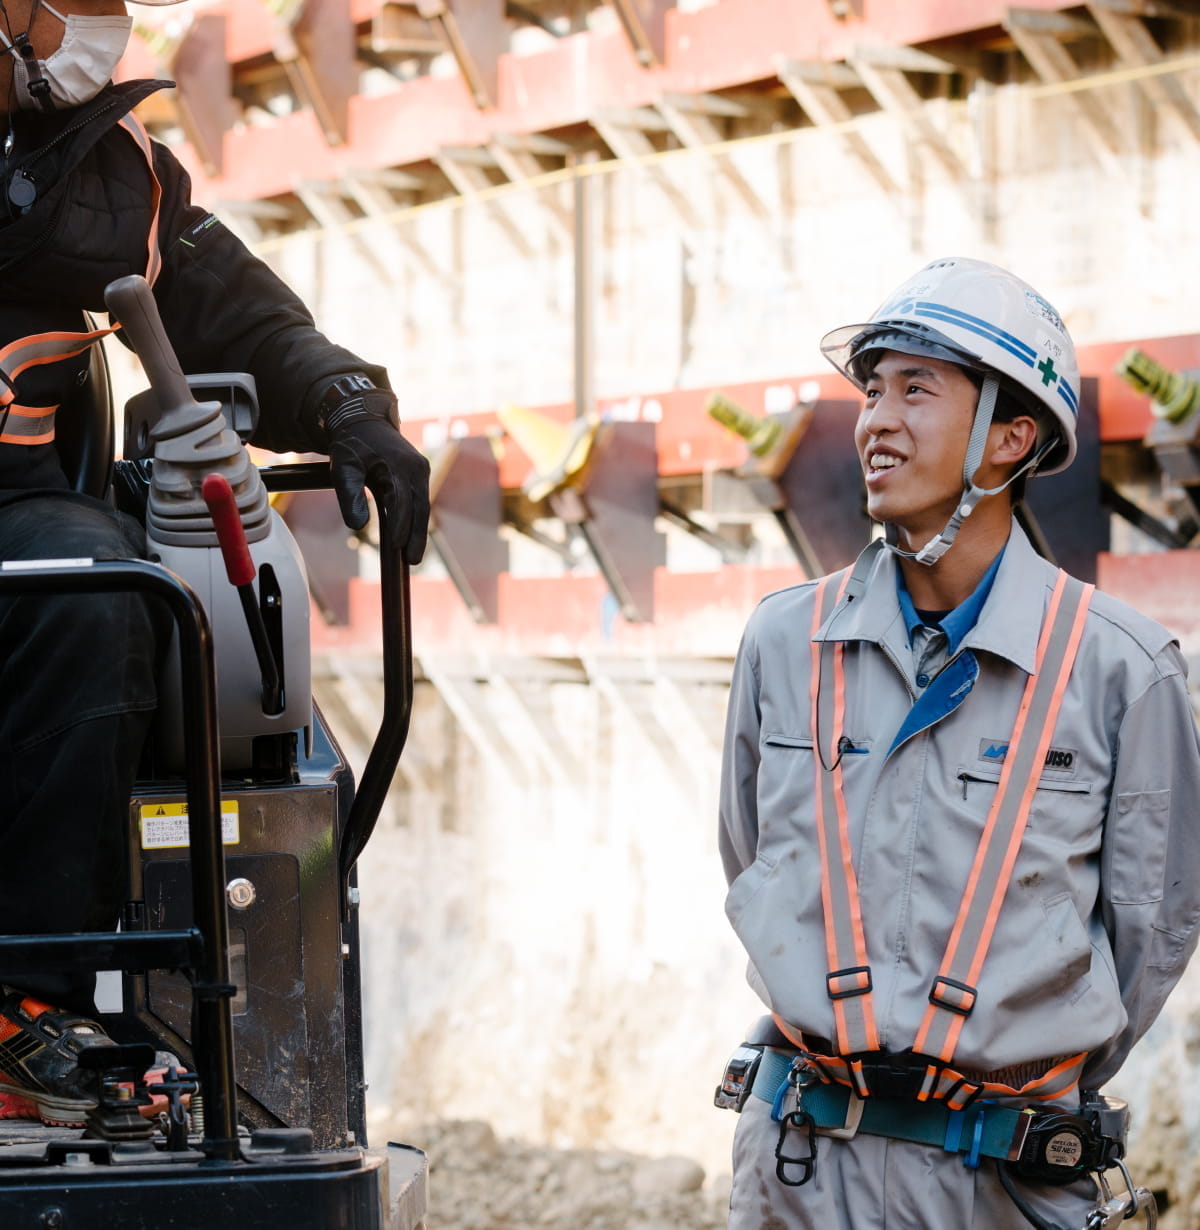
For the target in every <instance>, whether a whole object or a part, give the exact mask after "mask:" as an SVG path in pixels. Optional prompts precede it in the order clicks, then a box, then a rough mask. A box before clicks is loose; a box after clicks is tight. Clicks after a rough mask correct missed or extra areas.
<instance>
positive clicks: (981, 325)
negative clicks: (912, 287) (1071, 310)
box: [918, 304, 1038, 359]
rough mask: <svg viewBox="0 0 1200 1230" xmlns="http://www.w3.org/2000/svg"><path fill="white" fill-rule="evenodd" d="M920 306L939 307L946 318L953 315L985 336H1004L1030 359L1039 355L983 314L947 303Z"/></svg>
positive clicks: (966, 326) (938, 309)
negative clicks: (972, 313) (986, 318)
mask: <svg viewBox="0 0 1200 1230" xmlns="http://www.w3.org/2000/svg"><path fill="white" fill-rule="evenodd" d="M918 306H920V308H934V309H937V311H939V312H943V314H944V319H947V320H949V319H952V317H953V319H955V320H958V321H961V323H963V326H964V327H965V328H970V330H971V332H975V333H980V332H981V333H982V335H984V336H985V337H987V336H992V337H995V338H997V339H1001V338H1003V339H1005V341H1006V342H1011V343H1012V344H1013V346H1016V347H1017V349H1018V351H1022V352H1023V353H1025V354H1028V355H1029V357H1030V359H1036V357H1038V352H1036V351H1035V349H1034V348H1033V347H1032V346H1030V344H1029V343H1028V342H1023V341H1022V339H1020V338H1019V337H1017V336H1016V335H1014V333H1009V332H1007V331H1006V330H1002V328H1001V327H1000V326H998V325H993V323H992V322H991V321H990V320H984V319H982V317H981V316H973V315H971V314H970V312H965V311H963V310H961V309H959V308H949V306H947V305H945V304H918Z"/></svg>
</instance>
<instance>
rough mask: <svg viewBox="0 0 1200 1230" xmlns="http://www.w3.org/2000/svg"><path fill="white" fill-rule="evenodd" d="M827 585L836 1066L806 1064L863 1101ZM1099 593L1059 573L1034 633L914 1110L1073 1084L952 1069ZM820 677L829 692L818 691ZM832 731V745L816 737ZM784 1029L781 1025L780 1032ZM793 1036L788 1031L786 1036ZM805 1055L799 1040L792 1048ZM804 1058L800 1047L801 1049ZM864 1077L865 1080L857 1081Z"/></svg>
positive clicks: (863, 1026)
mask: <svg viewBox="0 0 1200 1230" xmlns="http://www.w3.org/2000/svg"><path fill="white" fill-rule="evenodd" d="M838 582H839V578H838V577H837V576H834V577H826V578H824V579H823V580H822V581H820V582H819V583H818V585H817V592H816V599H815V603H814V612H813V625H812V635H813V641H812V666H813V669H812V679H811V682H810V699H811V705H812V720H813V743H814V748H815V749H816V751H817V755H816V756H815V757H814V762H815V772H816V774H817V792H816V812H817V815H816V820H817V834H818V840H819V843H820V850H821V898H822V902H823V905H824V911H825V943H826V954H827V959H828V962H829V966H830V972H829V974H828V975H827V977H826V983H827V986H826V989H827V992H828V994H829V996H830V998H831V1000H832V1001H833V1006H834V1020H835V1024H836V1030H837V1039H836V1049H837V1052H838V1053H837V1054H836V1055H810V1060H811V1062H812V1064H813V1066H814V1068H815V1069H816V1070H817V1071H818V1073H819V1074H820V1075H821V1076H822V1078H823V1079H825V1080H833V1081H837V1082H839V1083H842V1084H847V1085H850V1086H851V1087H852V1088H854V1089H855V1090H856V1091H857V1092H858V1093H859V1094H860V1096H866V1095H868V1094H869V1093H870V1088H869V1084H870V1081H869V1075H867V1074H866V1073H869V1069H870V1066H871V1065H870V1053H871V1052H879V1042H878V1035H877V1033H876V1027H875V1020H874V1014H873V1011H872V1006H871V991H872V985H871V973H870V968H869V966H868V964H867V956H866V941H865V937H864V933H863V924H862V910H861V905H860V902H859V895H858V882H857V877H856V875H855V871H854V866H853V861H852V852H851V848H850V840H849V826H848V823H847V810H846V800H845V793H844V790H843V783H842V773H841V757H840V752H841V748H842V740H841V732H842V730H843V729H844V718H845V691H846V684H845V665H844V662H843V655H842V643H841V642H840V641H830V640H825V641H819V640H818V639H817V638H818V636H819V633H820V630H821V629H822V627H824V626H825V625H826V622H827V620H828V619H829V618H830V617H831V615H832V612H833V611H834V609H835V608H836V606H837V603H838V601H839V599H840V597H841V594H842V591H843V590H844V589H845V586H846V576H845V574H841V579H840V584H839V583H838ZM1094 591H1095V587H1094V586H1092V585H1086V584H1084V583H1083V582H1081V581H1077V580H1075V579H1074V578H1073V577H1069V576H1068V575H1067V574H1066V573H1065V572H1063V571H1062V570H1061V569H1060V570H1059V573H1058V577H1057V579H1056V583H1055V586H1054V590H1053V592H1052V594H1051V598H1050V604H1049V607H1048V608H1047V611H1046V616H1045V619H1044V620H1043V623H1042V630H1041V635H1040V637H1039V641H1038V648H1037V656H1036V661H1035V666H1034V671H1033V674H1031V675H1030V676H1029V679H1028V680H1027V682H1026V685H1025V691H1024V694H1023V696H1022V699H1021V704H1020V708H1019V709H1018V712H1017V720H1016V725H1015V727H1014V729H1013V733H1012V738H1011V740H1010V742H1009V747H1008V752H1007V754H1006V756H1005V761H1004V769H1003V771H1002V773H1001V776H1000V782H999V785H998V787H997V790H996V796H995V799H994V800H993V802H992V807H991V810H990V811H989V813H988V818H987V821H986V824H985V826H984V831H983V834H982V835H981V837H980V841H979V845H978V847H977V849H976V853H975V859H974V863H973V865H972V867H971V873H970V876H969V878H968V881H967V888H966V891H965V893H964V895H963V898H962V903H961V905H960V907H959V911H958V916H957V918H956V920H955V923H954V927H953V929H952V931H951V935H950V939H949V942H948V944H947V947H946V952H945V955H944V956H943V958H942V961H941V963H940V964H939V966H938V973H937V976H936V977H935V978H934V980H933V984H932V986H931V988H930V992H929V1007H928V1008H927V1009H926V1013H925V1018H924V1020H923V1022H922V1024H921V1027H920V1030H919V1032H918V1035H917V1038H916V1041H915V1043H914V1046H913V1049H912V1051H910V1052H906V1053H905V1054H906V1062H912V1061H915V1065H914V1066H915V1067H916V1069H917V1070H918V1074H920V1073H919V1069H920V1067H921V1064H922V1063H923V1064H924V1073H923V1079H921V1080H920V1082H919V1086H918V1087H917V1088H916V1089H915V1090H914V1092H915V1096H916V1098H917V1100H919V1101H925V1100H928V1099H931V1098H932V1099H935V1100H944V1101H946V1103H947V1104H948V1105H950V1106H951V1107H954V1108H958V1107H961V1106H963V1105H966V1104H967V1103H968V1102H970V1101H971V1100H973V1099H974V1098H975V1097H977V1096H979V1095H980V1094H981V1093H982V1094H983V1095H985V1096H987V1095H996V1094H1013V1093H1018V1092H1019V1093H1020V1094H1021V1095H1022V1096H1024V1097H1028V1098H1031V1099H1035V1100H1036V1099H1046V1100H1053V1099H1054V1098H1057V1097H1060V1096H1062V1094H1064V1093H1066V1092H1067V1091H1068V1090H1069V1089H1070V1088H1071V1087H1072V1085H1074V1084H1075V1083H1076V1082H1077V1081H1078V1078H1079V1073H1080V1071H1081V1070H1082V1067H1083V1062H1084V1060H1085V1058H1086V1055H1082V1054H1081V1055H1072V1056H1069V1057H1068V1058H1066V1059H1063V1060H1061V1061H1059V1062H1057V1063H1055V1064H1054V1065H1053V1066H1052V1067H1051V1068H1050V1069H1049V1070H1048V1071H1047V1072H1045V1073H1043V1074H1042V1075H1040V1076H1039V1077H1038V1078H1037V1079H1036V1080H1033V1081H1030V1082H1029V1083H1028V1084H1026V1085H1025V1086H1023V1087H1022V1088H1021V1089H1020V1090H1016V1089H1013V1088H1012V1087H1010V1086H1008V1085H1005V1084H1002V1083H1000V1082H994V1081H988V1080H987V1079H986V1078H984V1079H971V1078H968V1077H967V1076H964V1075H963V1074H962V1073H960V1072H958V1071H955V1070H954V1069H953V1068H951V1067H950V1064H951V1063H952V1061H953V1057H954V1049H955V1046H956V1045H957V1042H958V1039H959V1035H960V1034H961V1032H962V1028H963V1025H964V1023H965V1021H966V1019H967V1017H968V1016H969V1015H970V1014H971V1012H972V1011H973V1010H974V1008H975V1006H976V1003H977V1001H978V996H979V992H978V987H977V984H978V981H979V976H980V972H981V971H982V969H983V964H984V960H985V958H986V956H987V952H988V948H989V946H990V944H991V940H992V936H993V934H994V932H995V927H996V922H997V919H998V917H999V914H1000V909H1001V906H1002V904H1003V901H1004V895H1005V892H1006V890H1007V887H1008V883H1009V880H1010V878H1011V874H1012V869H1013V866H1014V864H1015V862H1016V858H1017V852H1018V850H1019V849H1020V845H1021V840H1022V838H1023V836H1024V833H1025V826H1026V823H1027V821H1028V818H1029V810H1030V807H1031V805H1032V803H1033V798H1034V793H1035V791H1036V790H1037V784H1038V779H1039V776H1040V771H1041V766H1042V764H1043V763H1044V762H1045V758H1046V752H1047V750H1048V748H1049V746H1050V740H1051V737H1052V735H1053V732H1054V724H1055V722H1056V721H1057V718H1058V712H1059V708H1060V706H1061V704H1062V698H1063V694H1064V693H1065V691H1066V687H1067V682H1068V680H1069V679H1070V676H1071V670H1072V667H1073V666H1074V663H1075V657H1076V654H1077V652H1078V649H1079V644H1080V641H1081V639H1082V636H1083V629H1084V625H1085V623H1086V620H1087V612H1088V606H1089V604H1090V602H1091V597H1092V594H1093V593H1094ZM823 653H828V654H831V658H832V662H831V666H832V669H831V671H830V672H824V671H822V669H821V667H822V654H823ZM826 674H829V675H831V676H832V683H833V687H832V690H831V691H830V689H827V688H823V687H822V679H823V677H824V676H826ZM822 730H825V731H828V732H829V737H828V746H825V745H824V741H823V740H822V738H821V733H820V732H821V731H822ZM779 1024H780V1025H781V1026H783V1025H784V1023H783V1022H779ZM785 1032H786V1033H787V1034H788V1036H789V1037H792V1036H793V1035H792V1031H791V1030H787V1029H785ZM793 1041H795V1042H796V1043H797V1045H801V1046H802V1048H803V1037H802V1035H801V1036H799V1037H793ZM803 1049H805V1050H807V1048H803ZM864 1066H865V1069H866V1073H865V1072H864Z"/></svg>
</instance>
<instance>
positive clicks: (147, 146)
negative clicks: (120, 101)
mask: <svg viewBox="0 0 1200 1230" xmlns="http://www.w3.org/2000/svg"><path fill="white" fill-rule="evenodd" d="M121 127H122V128H124V129H125V131H126V132H127V133H129V135H130V136H131V137H132V138H133V139H134V141H135V142H136V143H137V147H138V149H140V150H141V151H142V154H143V155H144V156H145V158H146V169H147V170H148V171H149V172H150V185H151V187H150V233H149V235H148V236H147V238H146V281H147V282H149V283H150V285H151V286H153V285H154V283H155V281H156V280H157V278H158V275H159V273H160V272H161V271H162V253H161V252H160V251H159V250H158V210H159V206H160V205H161V204H162V184H160V183H159V182H158V176H157V175H155V173H154V147H153V145H152V144H151V143H150V134H149V133H148V132H147V131H146V129H145V128H144V127H143V126H142V122H141V120H139V119H138V118H137V116H136V115H133V114H132V113H131V114H129V115H127V116H125V117H124V118H123V119H122V120H121Z"/></svg>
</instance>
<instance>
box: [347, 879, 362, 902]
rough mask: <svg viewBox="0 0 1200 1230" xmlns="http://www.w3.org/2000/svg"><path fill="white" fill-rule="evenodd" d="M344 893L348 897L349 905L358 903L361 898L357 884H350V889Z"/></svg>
mask: <svg viewBox="0 0 1200 1230" xmlns="http://www.w3.org/2000/svg"><path fill="white" fill-rule="evenodd" d="M346 895H347V896H348V897H349V898H350V904H351V905H358V903H359V902H360V901H361V900H362V893H361V892H359V890H358V885H357V884H352V885H351V886H350V891H349V892H348V893H347V894H346Z"/></svg>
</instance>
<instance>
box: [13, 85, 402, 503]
mask: <svg viewBox="0 0 1200 1230" xmlns="http://www.w3.org/2000/svg"><path fill="white" fill-rule="evenodd" d="M169 85H170V82H163V81H133V82H125V83H122V84H120V85H110V86H108V87H107V88H106V89H105V90H103V91H102V92H101V93H100V94H99V95H98V96H97V97H96V98H95V99H93V100H92V101H91V102H90V103H86V104H84V105H83V106H82V107H74V108H71V109H69V110H63V111H57V112H53V113H51V114H43V113H41V112H30V111H21V112H17V113H15V114H14V115H13V125H14V133H15V137H16V142H15V146H14V148H13V151H12V154H11V156H10V157H9V159H8V160H7V164H6V165H4V162H5V160H4V159H3V156H2V155H0V346H3V345H6V344H8V343H9V342H11V341H13V340H15V339H17V338H21V337H25V336H27V335H29V334H36V333H45V332H49V331H54V330H62V331H66V332H75V333H78V332H81V331H83V330H84V329H85V328H87V327H88V326H87V325H86V324H85V321H84V318H83V312H85V311H86V312H91V313H97V314H99V315H100V324H103V323H104V321H105V319H106V309H105V306H104V288H105V287H106V286H107V285H108V284H109V283H110V282H111V281H113V280H114V279H116V278H120V277H124V276H126V275H127V274H131V273H144V272H145V270H146V252H147V239H148V236H149V231H150V226H151V221H152V214H153V210H152V183H151V179H150V173H149V168H148V166H147V163H146V158H145V155H144V154H143V153H142V152H141V150H140V149H139V148H138V146H137V144H136V142H135V141H134V139H133V138H132V137H131V136H130V135H129V133H128V132H126V131H125V130H124V129H123V128H121V127H119V122H120V120H121V119H122V118H123V117H124V116H125V115H126V114H127V113H128V112H129V111H131V110H132V109H133V108H134V107H135V106H136V105H137V104H138V103H139V102H141V101H142V100H143V99H144V98H146V97H147V96H148V95H150V94H152V93H153V92H154V91H155V90H159V89H162V88H164V87H165V86H169ZM153 150H154V155H153V156H154V171H155V174H156V175H157V177H158V180H159V183H160V184H161V186H162V199H161V205H160V212H159V224H158V225H159V229H158V242H159V248H160V251H161V253H162V262H163V263H162V272H161V274H160V275H159V277H158V280H157V281H156V282H155V285H154V297H155V300H156V301H157V303H158V310H159V313H160V314H161V316H162V320H163V325H164V327H165V328H166V332H167V336H168V338H169V339H170V341H171V344H172V345H173V347H174V348H175V352H176V354H177V355H178V358H179V363H180V366H181V367H182V369H183V370H184V371H185V372H189V373H197V372H213V371H244V372H249V373H251V374H252V375H253V376H254V378H255V382H256V384H257V386H258V397H259V403H260V407H261V411H262V413H261V418H260V423H259V428H258V431H257V432H256V434H255V437H254V440H253V443H255V444H259V445H262V446H263V447H265V448H271V449H275V450H277V451H282V450H289V449H294V450H298V451H315V452H324V451H326V443H327V442H326V440H325V439H324V438H323V437H322V435H321V433H320V432H319V431H318V429H317V428H316V425H315V411H316V405H317V403H318V402H319V401H320V398H321V396H322V394H323V393H324V391H325V389H326V388H327V387H328V386H329V383H330V382H331V380H332V379H333V378H334V377H336V376H338V375H340V374H342V373H345V372H365V373H366V374H367V375H369V376H370V377H371V379H372V380H374V381H375V383H376V384H378V385H386V384H387V376H386V373H385V372H384V371H383V369H382V368H379V367H374V366H371V365H369V364H365V363H363V361H362V360H361V359H360V358H359V357H358V356H356V355H354V354H352V353H351V352H350V351H348V350H344V349H342V348H341V347H339V346H335V345H334V344H333V343H331V342H330V341H329V340H328V339H326V338H325V337H324V336H323V335H322V334H321V333H319V332H318V331H317V330H316V328H315V327H314V325H313V320H312V317H311V316H310V315H309V313H308V311H307V309H306V308H305V307H304V305H303V304H302V303H301V302H300V300H299V299H298V298H297V297H296V295H295V294H293V292H292V291H291V290H290V289H289V288H288V287H287V286H286V285H285V284H284V283H283V282H282V281H281V280H280V279H279V278H278V277H277V276H276V275H275V274H274V273H273V272H272V271H271V270H270V269H269V268H268V267H267V266H266V265H265V264H264V263H263V262H262V261H261V260H259V259H258V258H257V257H256V256H254V255H252V254H251V252H250V251H249V250H248V249H247V248H246V246H245V245H244V244H243V243H242V242H241V240H239V239H238V238H237V237H236V236H235V235H234V234H233V233H232V232H231V231H229V230H228V229H227V228H226V227H225V226H224V225H222V223H221V222H219V221H218V220H217V219H216V218H215V217H214V216H213V215H212V214H210V213H208V212H207V211H206V210H204V209H201V208H199V207H197V206H195V205H193V204H192V203H191V200H190V194H191V181H190V179H189V177H188V174H187V172H186V171H185V170H184V169H183V167H182V166H181V165H180V164H179V162H178V160H177V159H176V158H175V156H174V155H173V154H172V153H171V152H170V151H169V150H168V149H167V148H166V147H165V146H163V145H160V144H158V143H155V144H154V147H153ZM18 170H19V171H20V172H21V173H22V174H23V175H24V176H28V177H29V178H31V179H32V180H33V182H34V184H35V186H36V189H37V197H36V200H35V201H34V203H33V206H32V208H30V209H29V211H28V212H27V213H25V214H23V215H22V214H19V213H18V212H17V211H16V210H15V209H13V208H12V207H11V206H10V205H9V202H8V199H7V185H8V183H9V180H10V178H11V176H12V175H13V174H14V172H16V171H18ZM117 336H118V337H120V336H121V334H120V333H118V334H117ZM87 367H88V361H87V355H86V354H85V355H83V356H80V357H79V358H77V359H67V360H61V361H59V362H56V363H51V364H46V365H42V366H37V367H30V368H27V369H26V371H25V372H23V373H21V375H20V376H18V378H17V381H16V396H17V401H18V402H19V403H20V404H23V405H27V406H51V405H62V404H63V403H64V402H66V401H67V400H68V398H69V397H70V395H71V394H72V392H74V391H75V390H77V389H78V387H79V386H80V385H81V384H82V383H84V382H85V381H86V380H87V379H88V377H87ZM59 413H60V418H61V414H62V411H60V412H59ZM60 429H61V423H60ZM66 485H67V480H66V477H65V475H64V472H63V468H62V466H61V464H60V462H59V458H58V454H57V451H56V449H55V446H54V444H53V443H50V444H39V445H18V444H0V491H3V490H5V489H10V490H11V489H13V488H26V489H28V488H31V487H64V486H66Z"/></svg>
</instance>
